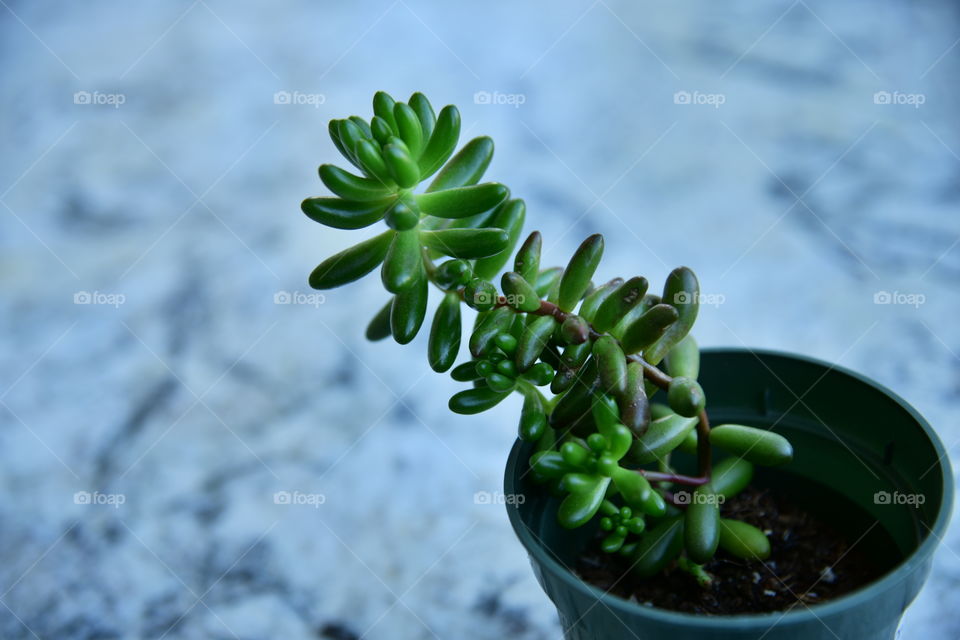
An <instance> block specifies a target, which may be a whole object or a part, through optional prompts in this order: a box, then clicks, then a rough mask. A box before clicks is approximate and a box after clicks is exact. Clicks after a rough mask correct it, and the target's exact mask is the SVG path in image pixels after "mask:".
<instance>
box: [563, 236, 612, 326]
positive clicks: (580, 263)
mask: <svg viewBox="0 0 960 640" xmlns="http://www.w3.org/2000/svg"><path fill="white" fill-rule="evenodd" d="M601 257H603V236H602V235H600V234H599V233H597V234H594V235H592V236H590V237H589V238H587V239H586V240H584V241H583V243H582V244H581V245H580V246H579V247H578V248H577V250H576V252H575V253H574V254H573V257H572V258H570V262H569V263H568V264H567V268H566V269H565V270H564V272H563V277H562V278H561V279H560V294H559V298H558V300H557V306H558V307H560V308H561V309H563V310H564V311H573V308H574V307H575V306H576V305H577V303H578V302H579V301H580V298H582V297H583V294H584V293H586V291H587V288H588V287H589V286H590V279H591V278H592V277H593V274H594V272H595V271H596V270H597V266H599V264H600V258H601Z"/></svg>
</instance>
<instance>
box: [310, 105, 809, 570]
mask: <svg viewBox="0 0 960 640" xmlns="http://www.w3.org/2000/svg"><path fill="white" fill-rule="evenodd" d="M373 113H374V115H373V117H372V119H370V120H369V121H367V120H364V119H362V118H360V117H358V116H351V117H349V118H347V119H343V120H332V121H331V122H330V126H329V132H330V137H331V138H332V139H333V142H334V144H335V145H336V146H337V148H338V149H339V150H340V152H341V153H342V154H343V155H344V156H345V157H346V159H347V160H348V161H349V162H350V163H351V164H352V165H353V166H354V167H356V169H357V170H358V171H359V174H356V173H351V172H348V171H345V170H344V169H341V168H339V167H336V166H334V165H330V164H324V165H322V166H321V167H320V179H321V180H322V181H323V183H324V184H325V185H326V186H327V188H328V189H330V191H332V192H333V193H334V196H333V197H326V196H324V197H314V198H307V199H306V200H304V202H303V205H302V209H303V211H304V213H306V214H307V215H308V216H309V217H310V218H312V219H313V220H316V221H317V222H320V223H322V224H324V225H327V226H329V227H334V228H337V229H360V228H363V227H368V226H371V225H374V224H376V223H377V222H379V221H381V220H383V221H384V222H385V223H386V226H387V229H386V230H384V231H382V232H381V233H379V235H375V236H374V237H372V238H370V239H369V240H365V241H363V242H361V243H360V244H358V245H356V246H354V247H351V248H349V249H347V250H345V251H342V252H340V253H338V254H336V255H334V256H332V257H330V258H328V259H326V260H324V261H323V262H322V263H321V264H320V265H319V266H318V267H317V268H316V269H314V271H313V273H311V274H310V279H309V281H310V285H311V286H312V287H314V288H317V289H330V288H333V287H339V286H341V285H344V284H346V283H348V282H352V281H354V280H357V279H358V278H360V277H362V276H364V275H366V274H368V273H370V272H371V271H373V270H374V269H376V268H377V267H379V268H380V277H381V279H382V281H383V286H384V288H385V289H386V290H387V291H388V292H389V293H390V294H392V295H391V298H390V300H389V301H388V302H387V303H386V305H385V306H384V307H383V308H382V309H381V310H380V312H379V313H377V314H376V316H375V317H374V318H373V320H372V321H371V322H370V324H369V326H368V327H367V332H366V334H367V337H368V338H369V339H370V340H380V339H383V338H387V337H389V336H392V337H393V339H394V340H396V341H397V342H399V343H401V344H406V343H408V342H410V341H411V340H413V338H414V337H415V336H416V335H417V333H418V332H419V331H420V328H421V326H422V324H423V322H424V320H425V318H426V315H427V293H428V289H429V288H430V287H431V286H433V287H436V288H437V289H438V290H439V292H440V294H441V299H440V303H439V305H438V307H437V309H436V311H435V313H434V314H433V321H432V324H431V327H430V336H429V341H428V346H427V358H428V362H429V364H430V366H431V367H432V368H433V369H434V370H436V371H438V372H443V371H447V370H449V369H451V367H453V368H452V371H451V375H452V377H453V379H454V380H457V381H461V382H467V383H471V387H470V388H468V389H465V390H463V391H460V392H458V393H456V394H455V395H454V396H453V397H452V398H450V403H449V404H450V409H451V410H453V411H454V412H456V413H461V414H473V413H478V412H481V411H484V410H487V409H490V408H491V407H493V406H495V405H497V404H498V403H500V402H502V401H503V400H504V399H505V398H507V397H508V396H509V395H511V394H512V393H518V394H520V396H522V398H523V403H522V409H521V411H520V419H519V434H520V438H521V439H523V440H525V441H527V442H530V443H533V449H534V453H533V454H532V456H531V457H530V461H529V465H530V466H529V473H530V474H531V475H532V478H533V479H534V480H536V481H537V482H538V483H541V484H542V485H544V486H545V490H549V491H552V492H554V493H555V494H556V495H557V496H558V497H560V498H561V500H560V502H559V507H558V509H557V518H558V519H559V522H560V524H561V525H562V526H563V527H567V528H570V529H573V528H576V527H582V526H584V525H586V524H587V523H590V522H591V521H594V520H597V519H598V520H599V523H598V524H599V528H600V529H601V530H602V531H604V532H606V534H605V537H604V539H603V541H602V545H601V546H602V548H603V550H604V551H606V552H609V553H620V554H623V555H625V556H628V557H629V558H630V559H631V561H632V565H633V567H634V570H635V571H637V572H639V573H640V575H643V576H650V575H653V574H654V573H656V572H658V571H660V570H661V569H663V568H664V567H666V566H667V565H668V564H670V563H672V562H673V561H675V560H677V561H678V562H677V564H678V566H680V567H681V568H683V569H685V570H687V571H690V572H691V573H692V574H693V575H694V576H696V577H697V578H698V579H699V580H701V582H708V581H709V575H708V574H706V573H705V572H704V570H703V568H702V566H701V565H703V564H704V563H706V562H707V561H709V560H710V559H711V558H712V557H713V555H714V553H715V552H716V550H717V549H718V547H719V548H723V549H724V550H725V551H726V552H728V553H730V554H733V555H734V556H738V557H742V558H759V559H763V558H766V557H767V556H768V554H769V552H770V547H769V543H768V541H767V538H766V536H765V535H764V533H763V532H761V531H760V530H758V529H756V528H755V527H753V526H751V525H749V524H746V523H744V522H739V521H735V520H726V519H723V518H721V517H720V510H719V506H720V504H721V503H722V502H723V500H724V499H725V498H729V497H731V496H733V495H734V494H736V493H737V492H739V491H741V490H742V489H743V488H744V487H745V486H746V485H747V483H748V482H749V481H750V479H751V477H752V474H753V464H754V463H756V464H762V465H777V464H781V463H784V462H787V461H789V460H790V459H791V457H792V448H791V446H790V443H789V442H787V441H786V440H785V439H784V438H783V437H781V436H779V435H776V434H774V433H772V432H770V431H766V430H763V429H757V428H753V427H749V426H741V425H722V426H717V427H714V428H711V427H710V423H709V421H708V419H707V413H706V411H705V409H704V407H705V402H706V398H705V396H704V392H703V389H702V388H701V387H700V385H699V384H698V383H697V375H698V370H699V361H700V352H699V349H698V348H697V344H696V342H695V341H694V339H693V337H692V336H691V335H690V330H691V328H692V327H693V324H694V321H695V320H696V318H697V311H698V300H699V297H700V295H699V291H700V290H699V284H698V282H697V278H696V276H695V275H694V273H693V271H691V270H690V269H688V268H686V267H679V268H677V269H675V270H674V271H673V272H671V273H670V275H669V276H668V277H667V279H666V283H665V285H664V287H663V289H662V293H661V294H660V295H657V294H654V293H652V292H650V291H649V290H648V288H649V285H648V282H647V280H646V279H645V278H643V277H640V276H636V277H632V278H628V279H623V278H614V279H612V280H610V281H608V282H605V283H603V284H600V285H594V284H593V283H592V281H591V280H592V278H593V276H594V273H595V272H596V270H597V267H598V265H599V264H600V258H601V255H602V253H603V246H604V241H603V237H602V236H600V235H593V236H590V237H589V238H587V239H586V240H584V241H583V243H582V244H581V245H580V247H579V248H578V249H577V250H576V252H575V253H574V254H573V256H572V257H571V258H570V261H569V262H568V263H567V265H566V267H563V268H560V267H552V268H543V267H542V266H541V264H540V252H541V244H542V240H541V236H540V233H539V232H536V231H534V232H533V233H531V234H530V235H529V236H527V237H526V239H525V240H523V242H520V238H521V230H522V227H523V223H524V217H525V215H526V207H525V205H524V202H523V200H520V199H516V198H512V197H511V195H510V191H509V189H507V187H505V186H504V185H502V184H499V183H496V182H485V183H480V179H481V177H482V176H483V174H484V172H485V170H486V169H487V166H488V165H489V164H490V160H491V158H492V156H493V141H492V140H491V139H490V138H487V137H478V138H474V139H473V140H471V141H470V142H468V143H467V144H466V145H464V147H463V148H462V149H461V150H460V151H459V152H458V153H456V154H455V155H454V151H455V149H456V146H457V141H458V138H459V133H460V114H459V112H458V111H457V108H456V107H454V106H452V105H449V106H446V107H444V108H443V109H441V110H440V112H439V114H435V113H434V110H433V108H432V107H431V105H430V102H428V101H427V99H426V98H425V97H424V96H423V95H422V94H420V93H415V94H413V95H412V96H411V97H410V99H409V101H408V102H407V103H402V102H396V101H394V99H393V98H391V97H390V96H389V95H387V94H386V93H383V92H379V93H377V94H376V95H375V96H374V99H373ZM431 178H432V179H431ZM428 179H431V180H430V182H429V183H428V184H427V186H426V188H424V189H422V190H421V189H418V187H419V185H421V183H423V182H425V181H426V180H428ZM518 243H519V248H518V249H517V250H516V253H515V254H514V253H513V252H514V249H515V247H516V245H517V244H518ZM511 256H512V257H513V261H512V263H511V264H510V267H511V269H512V270H509V271H507V272H506V273H503V275H502V276H501V277H500V278H499V287H498V286H497V285H496V284H495V282H496V276H497V275H498V274H499V273H500V272H501V270H502V269H503V268H504V267H505V266H506V265H507V264H508V263H509V262H510V258H511ZM462 305H466V306H467V307H470V308H472V309H474V310H475V311H477V312H478V313H477V316H476V321H475V323H474V328H473V331H472V332H471V333H470V336H469V339H468V347H469V353H470V357H469V359H468V360H467V361H466V362H463V363H462V364H460V365H458V366H456V367H454V366H453V365H454V364H455V361H456V359H457V356H458V354H459V353H460V346H461V326H462V323H461V309H462ZM547 390H549V393H547ZM661 391H662V392H664V393H663V394H662V395H665V396H666V398H665V399H664V400H665V401H664V402H662V403H659V402H657V403H652V402H651V398H653V397H654V396H655V395H656V394H657V393H659V392H661ZM712 445H713V446H716V447H718V448H720V449H722V450H724V451H726V452H727V453H728V454H730V455H729V457H727V458H725V459H724V460H723V461H722V462H720V463H719V464H717V465H713V464H712V461H711V447H712ZM676 450H679V451H683V452H687V453H690V454H693V455H695V456H696V458H697V473H696V475H682V474H680V473H677V472H676V471H675V469H674V467H673V465H672V464H671V454H672V453H673V452H674V451H676Z"/></svg>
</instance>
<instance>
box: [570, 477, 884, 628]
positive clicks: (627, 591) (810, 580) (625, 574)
mask: <svg viewBox="0 0 960 640" xmlns="http://www.w3.org/2000/svg"><path fill="white" fill-rule="evenodd" d="M721 513H722V515H723V517H725V518H735V519H737V520H743V521H744V522H748V523H750V524H752V525H754V526H756V527H759V528H760V529H761V530H763V531H764V532H766V533H767V537H768V539H769V540H770V546H771V554H770V557H769V558H768V559H767V560H765V561H762V562H761V561H759V560H741V559H739V558H735V557H733V556H731V555H729V554H727V553H725V552H724V551H722V550H719V551H717V555H716V556H715V557H714V559H713V560H712V561H711V562H710V563H709V564H707V565H704V568H705V569H706V570H707V571H708V572H709V573H710V574H711V575H712V576H713V577H714V580H713V582H712V584H711V585H709V586H707V587H702V586H700V585H699V584H698V583H697V581H696V580H695V579H694V578H693V576H692V575H690V574H689V573H687V572H685V571H682V570H681V569H678V568H677V567H676V566H675V565H674V566H671V567H668V568H667V569H666V570H665V571H664V572H663V573H661V574H660V575H657V576H655V577H653V578H648V579H642V578H639V577H637V576H635V575H634V574H632V573H630V572H629V568H630V561H629V560H628V559H627V558H625V557H623V556H621V555H619V554H606V553H603V552H602V551H600V548H599V540H600V539H601V538H600V537H598V538H597V540H596V541H594V543H593V544H591V546H590V548H589V549H588V550H587V551H586V552H585V553H584V554H583V556H582V557H581V558H580V561H579V563H578V567H577V569H578V573H579V574H580V577H581V578H583V579H584V580H586V581H587V582H589V583H591V584H593V585H595V586H597V587H599V588H601V589H604V590H606V591H609V592H611V593H614V594H616V595H618V596H620V597H622V598H625V599H627V600H632V601H634V602H640V603H643V604H647V605H650V606H655V607H658V608H661V609H671V610H674V611H685V612H689V613H697V614H705V615H734V614H742V613H766V612H771V611H785V610H789V609H791V608H793V607H804V605H812V604H817V603H821V602H826V601H828V600H830V599H832V598H836V597H838V596H841V595H843V594H845V593H848V592H850V591H853V590H854V589H857V588H858V587H861V586H863V585H865V584H867V583H869V582H871V581H873V580H875V579H876V578H878V577H880V575H881V574H882V573H883V570H882V569H881V568H880V567H878V566H876V565H874V564H873V563H871V562H870V561H869V558H868V557H867V556H866V554H865V553H863V552H862V551H859V550H858V549H857V547H853V548H851V546H850V545H851V542H855V540H854V541H849V540H847V539H845V538H844V537H843V536H842V535H840V534H839V533H837V532H836V531H834V530H833V529H832V528H831V527H830V526H829V525H827V524H825V523H824V522H823V521H820V520H817V519H816V518H814V517H813V516H811V515H810V514H809V513H807V512H806V511H804V510H802V509H800V508H798V507H797V506H795V505H793V504H791V503H790V501H789V500H787V499H785V498H784V497H783V496H782V495H779V494H777V493H774V492H772V491H770V490H768V489H756V488H748V489H746V490H745V491H744V492H743V493H741V494H740V495H738V496H736V497H735V498H731V499H730V500H728V501H727V502H726V503H725V504H724V505H723V507H722V508H721Z"/></svg>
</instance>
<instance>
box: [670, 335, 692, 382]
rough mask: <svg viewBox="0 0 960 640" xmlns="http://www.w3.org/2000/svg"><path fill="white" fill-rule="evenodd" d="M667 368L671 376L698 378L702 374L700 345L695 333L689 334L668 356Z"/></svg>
mask: <svg viewBox="0 0 960 640" xmlns="http://www.w3.org/2000/svg"><path fill="white" fill-rule="evenodd" d="M666 363H667V370H668V371H669V372H670V375H671V376H674V377H677V376H680V377H684V378H690V379H691V380H696V379H697V376H699V375H700V347H698V346H697V341H696V340H695V339H694V338H693V335H691V334H687V335H686V337H684V339H683V340H681V341H680V342H678V343H677V344H676V345H674V347H673V348H672V349H670V352H669V353H668V354H667V357H666Z"/></svg>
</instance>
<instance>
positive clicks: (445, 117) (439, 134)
mask: <svg viewBox="0 0 960 640" xmlns="http://www.w3.org/2000/svg"><path fill="white" fill-rule="evenodd" d="M459 139H460V112H459V111H458V110H457V108H456V107H455V106H453V105H452V104H451V105H447V106H446V107H444V108H443V109H441V110H440V115H439V116H437V123H436V126H435V127H434V129H433V133H432V134H430V140H428V141H427V144H426V146H425V147H424V149H423V153H422V154H420V160H419V166H420V175H421V176H423V177H424V178H428V177H430V176H432V175H433V174H434V173H436V172H437V170H438V169H439V168H440V167H442V166H443V163H445V162H446V161H447V159H448V158H449V157H450V154H452V153H453V150H454V149H456V148H457V140H459ZM492 144H493V143H492V142H491V146H492ZM478 181H479V178H478V179H477V180H474V183H476V182H478ZM445 182H447V181H445ZM449 182H453V181H452V180H450V181H449ZM464 184H466V183H464ZM460 186H463V184H443V183H441V185H439V186H438V189H449V188H450V187H460ZM430 190H431V191H432V190H433V189H430Z"/></svg>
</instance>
